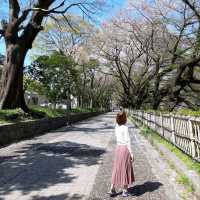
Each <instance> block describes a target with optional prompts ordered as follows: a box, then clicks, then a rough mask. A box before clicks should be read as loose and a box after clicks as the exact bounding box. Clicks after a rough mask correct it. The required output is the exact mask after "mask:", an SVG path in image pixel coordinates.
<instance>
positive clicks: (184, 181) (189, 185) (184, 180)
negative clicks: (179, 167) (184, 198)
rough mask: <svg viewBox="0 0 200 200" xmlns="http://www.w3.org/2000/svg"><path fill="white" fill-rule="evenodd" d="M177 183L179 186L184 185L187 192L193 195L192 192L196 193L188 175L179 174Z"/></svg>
mask: <svg viewBox="0 0 200 200" xmlns="http://www.w3.org/2000/svg"><path fill="white" fill-rule="evenodd" d="M177 182H178V183H179V184H182V185H184V186H185V187H186V188H187V192H190V193H191V192H194V191H195V189H194V186H193V184H192V183H191V181H190V180H189V178H188V177H187V176H186V175H184V174H182V173H179V175H178V177H177Z"/></svg>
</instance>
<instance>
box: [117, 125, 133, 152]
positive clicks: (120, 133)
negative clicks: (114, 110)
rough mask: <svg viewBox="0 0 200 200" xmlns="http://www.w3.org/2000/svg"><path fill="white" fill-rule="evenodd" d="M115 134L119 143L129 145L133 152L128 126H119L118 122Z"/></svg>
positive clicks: (130, 150)
mask: <svg viewBox="0 0 200 200" xmlns="http://www.w3.org/2000/svg"><path fill="white" fill-rule="evenodd" d="M115 135H116V139H117V145H127V147H128V150H129V152H130V153H132V149H131V139H130V135H129V131H128V127H127V126H125V125H121V126H119V125H118V124H116V126H115Z"/></svg>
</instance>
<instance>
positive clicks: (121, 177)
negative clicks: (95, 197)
mask: <svg viewBox="0 0 200 200" xmlns="http://www.w3.org/2000/svg"><path fill="white" fill-rule="evenodd" d="M116 122H117V123H116V127H115V135H116V139H117V147H116V150H115V157H114V165H113V171H112V184H111V188H110V191H109V192H108V193H109V194H110V196H114V195H115V194H116V190H115V188H116V187H120V188H123V192H122V196H123V197H127V196H129V193H128V191H127V189H128V185H130V184H132V183H133V182H134V174H133V166H132V161H133V154H132V150H131V142H130V136H129V132H128V127H127V126H126V125H125V124H126V122H127V116H126V113H125V112H124V111H123V112H119V113H118V114H117V117H116Z"/></svg>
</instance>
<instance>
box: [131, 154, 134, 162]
mask: <svg viewBox="0 0 200 200" xmlns="http://www.w3.org/2000/svg"><path fill="white" fill-rule="evenodd" d="M131 161H132V162H134V157H133V154H132V153H131Z"/></svg>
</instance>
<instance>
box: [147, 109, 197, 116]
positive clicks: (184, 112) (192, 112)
mask: <svg viewBox="0 0 200 200" xmlns="http://www.w3.org/2000/svg"><path fill="white" fill-rule="evenodd" d="M145 111H146V112H152V113H156V114H157V115H160V113H162V114H170V113H171V112H169V111H167V110H153V109H146V110H145ZM172 113H173V114H177V115H183V116H194V117H200V110H191V109H188V108H184V109H183V108H182V109H178V110H175V111H173V112H172Z"/></svg>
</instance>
